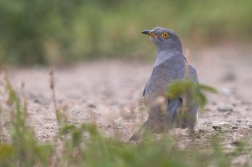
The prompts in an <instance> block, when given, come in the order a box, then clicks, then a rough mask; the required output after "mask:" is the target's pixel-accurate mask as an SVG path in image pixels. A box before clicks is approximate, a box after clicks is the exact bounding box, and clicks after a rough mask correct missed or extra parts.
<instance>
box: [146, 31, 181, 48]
mask: <svg viewBox="0 0 252 167" xmlns="http://www.w3.org/2000/svg"><path fill="white" fill-rule="evenodd" d="M142 34H147V35H149V36H150V38H151V40H152V41H153V42H154V44H155V45H156V46H157V49H158V50H159V51H163V50H179V51H182V45H181V42H180V39H179V37H178V35H177V34H176V33H175V32H174V31H172V30H170V29H166V28H162V27H156V28H154V29H153V30H144V31H142Z"/></svg>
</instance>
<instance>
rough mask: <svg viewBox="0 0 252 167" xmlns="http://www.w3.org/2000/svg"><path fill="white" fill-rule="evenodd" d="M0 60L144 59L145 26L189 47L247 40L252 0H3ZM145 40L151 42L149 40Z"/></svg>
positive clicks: (251, 26)
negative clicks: (173, 33) (165, 31)
mask: <svg viewBox="0 0 252 167" xmlns="http://www.w3.org/2000/svg"><path fill="white" fill-rule="evenodd" d="M0 16H1V19H0V62H1V64H5V63H7V64H18V65H33V64H66V63H71V62H76V61H79V60H90V59H98V58H125V59H140V60H144V59H148V58H149V57H150V55H152V54H154V53H155V49H154V46H153V47H150V46H151V43H150V42H149V41H148V40H146V38H147V37H143V36H142V35H141V33H140V32H141V31H142V30H144V29H152V28H154V27H156V26H162V27H166V28H170V29H173V30H174V31H176V32H177V33H178V35H179V36H180V37H181V38H182V41H183V43H186V45H187V46H188V47H195V46H197V47H202V46H212V45H221V44H223V43H225V42H235V43H247V42H251V38H250V37H251V35H252V1H237V0H222V1H219V0H211V1H206V0H202V1H198V0H190V1H189V0H188V1H186V0H160V1H151V0H145V1H142V0H141V1H134V0H127V1H122V0H71V1H70V0H32V1H31V0H22V1H20V0H1V1H0ZM147 42H149V44H148V43H147Z"/></svg>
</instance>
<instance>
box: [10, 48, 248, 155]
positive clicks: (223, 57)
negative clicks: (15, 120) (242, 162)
mask: <svg viewBox="0 0 252 167" xmlns="http://www.w3.org/2000/svg"><path fill="white" fill-rule="evenodd" d="M188 59H189V63H190V64H192V65H193V66H194V67H195V68H196V69H197V72H198V76H199V79H200V82H201V83H205V84H208V85H211V86H214V87H215V88H217V89H218V90H220V92H221V93H220V95H209V96H208V97H209V103H208V105H207V106H206V107H205V109H204V111H203V112H200V114H199V121H198V128H199V129H200V131H199V134H198V138H197V139H196V140H197V141H198V143H202V144H204V143H205V141H206V140H208V139H209V138H211V136H212V134H217V133H223V132H226V133H225V134H226V135H225V136H224V137H223V141H224V144H225V145H224V146H225V147H226V148H227V149H233V147H234V145H235V144H236V143H237V142H239V141H240V140H241V139H244V138H247V137H250V138H251V136H252V86H251V85H252V50H251V49H250V48H248V49H246V51H244V49H237V48H233V47H232V48H231V47H229V48H227V49H223V48H222V49H218V48H216V49H205V50H202V51H191V54H190V57H189V58H188ZM153 64H154V60H153V62H151V63H140V62H123V61H95V62H86V63H85V62H83V63H80V64H77V65H74V66H72V67H60V68H54V73H55V91H56V99H57V104H58V106H59V107H60V108H61V109H62V111H64V113H65V114H66V115H67V116H68V120H69V122H73V123H75V124H79V123H82V122H95V123H96V125H97V126H98V128H99V129H100V130H101V131H102V132H103V133H104V135H106V136H114V135H117V136H118V134H119V136H120V137H121V139H122V140H127V139H128V138H129V137H130V136H131V135H132V134H133V132H134V131H136V130H137V128H138V126H139V125H140V124H141V123H143V121H144V119H145V118H146V116H147V112H146V108H144V107H143V106H142V104H141V103H139V100H140V101H141V99H142V91H143V88H144V86H145V83H146V81H147V79H148V77H149V76H150V74H151V71H152V67H153ZM49 71H50V67H32V68H21V69H20V68H19V69H17V68H11V69H9V76H10V78H11V81H12V84H13V86H14V88H15V90H16V91H17V92H19V93H20V92H21V83H24V84H25V94H26V96H27V97H28V111H29V117H28V122H29V124H30V125H31V126H32V127H33V128H34V130H35V133H36V135H37V137H38V139H39V140H40V141H42V142H46V141H50V139H51V137H52V136H54V135H55V133H56V132H57V123H56V118H55V112H54V108H53V104H52V98H51V90H50V86H49V81H50V76H49ZM223 110H224V111H223ZM188 140H190V139H189V138H188V137H187V134H186V133H185V132H184V131H182V137H181V140H180V142H181V143H182V145H183V144H185V145H186V142H187V141H188ZM250 148H251V146H250ZM238 158H240V157H238ZM242 158H243V159H244V156H243V157H242ZM246 158H248V157H247V156H245V159H246Z"/></svg>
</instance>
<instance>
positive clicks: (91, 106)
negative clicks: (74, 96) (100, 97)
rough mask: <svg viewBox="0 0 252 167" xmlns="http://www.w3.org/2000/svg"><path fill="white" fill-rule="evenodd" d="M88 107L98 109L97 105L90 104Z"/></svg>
mask: <svg viewBox="0 0 252 167" xmlns="http://www.w3.org/2000/svg"><path fill="white" fill-rule="evenodd" d="M88 107H90V108H96V105H95V104H89V105H88Z"/></svg>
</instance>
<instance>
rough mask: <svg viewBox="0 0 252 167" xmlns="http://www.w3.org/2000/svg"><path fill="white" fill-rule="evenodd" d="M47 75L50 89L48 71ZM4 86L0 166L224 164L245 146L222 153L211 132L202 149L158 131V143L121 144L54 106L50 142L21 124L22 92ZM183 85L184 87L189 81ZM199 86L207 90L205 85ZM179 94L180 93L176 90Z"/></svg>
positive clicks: (23, 121)
mask: <svg viewBox="0 0 252 167" xmlns="http://www.w3.org/2000/svg"><path fill="white" fill-rule="evenodd" d="M51 79H52V80H51V88H52V91H53V89H54V85H53V73H52V72H51ZM4 85H5V89H6V90H5V91H6V92H8V95H7V96H6V97H5V96H4V97H2V98H4V99H5V98H7V99H5V100H6V101H7V105H8V106H9V109H8V110H6V109H5V110H3V108H2V107H1V113H0V116H1V117H0V118H1V122H0V125H1V126H0V134H2V133H3V128H2V127H3V126H7V127H8V129H9V133H8V135H7V136H9V138H10V139H6V138H5V139H4V137H3V135H1V136H0V137H1V138H0V166H4V167H9V166H10V167H14V166H20V167H22V166H23V167H29V166H45V167H47V166H53V167H63V166H73V167H74V166H76V167H77V166H92V167H95V166H97V167H100V166H108V167H111V166H121V167H124V166H125V167H126V166H127V167H128V166H146V167H152V166H173V167H184V166H187V167H202V166H219V167H229V166H230V161H231V159H232V158H233V157H234V156H236V155H238V154H239V153H240V152H243V151H244V147H238V149H237V151H234V152H232V153H226V152H225V150H224V149H222V147H221V146H220V143H221V140H220V139H218V136H216V135H213V136H212V140H211V141H210V144H209V147H206V148H204V149H202V148H201V147H200V146H197V144H196V143H194V142H193V141H191V147H190V148H187V149H182V148H180V147H179V146H178V143H177V141H176V140H174V139H173V138H172V137H171V136H168V135H163V136H162V138H161V139H160V140H158V141H153V140H152V139H151V136H150V138H147V139H146V140H145V141H143V142H140V143H137V144H134V143H123V142H122V141H120V140H119V139H117V138H106V137H103V136H102V135H101V134H100V133H99V131H98V130H97V128H96V127H95V125H91V124H85V123H83V124H81V125H78V126H77V125H74V124H70V123H67V122H68V121H66V120H65V119H62V118H64V117H63V115H62V113H60V111H57V106H56V105H55V106H56V107H55V109H56V112H57V114H56V116H57V120H58V128H59V130H58V133H57V135H56V136H55V137H54V138H53V140H51V141H50V142H48V143H41V142H40V141H38V139H37V138H36V136H35V132H34V131H33V129H32V128H31V127H30V126H28V125H27V123H26V119H27V117H29V115H28V112H27V102H26V100H25V96H23V98H20V97H19V96H18V95H17V94H16V93H15V91H14V90H13V88H12V86H11V83H10V81H9V79H8V76H7V75H6V76H5V83H4ZM182 85H183V83H180V86H179V88H182V87H181V86H182ZM184 85H185V86H187V87H188V82H185V83H184ZM198 88H200V87H198ZM198 88H197V89H198ZM194 89H196V87H194ZM204 89H205V90H209V88H208V87H204ZM210 91H212V90H211V89H210ZM174 93H175V92H173V94H174ZM180 93H183V91H182V92H181V90H180ZM175 94H176V93H175ZM5 108H6V107H5ZM6 113H7V114H9V115H10V120H9V121H8V123H7V124H5V125H3V124H2V119H4V118H3V117H2V115H3V114H6ZM5 119H6V118H5ZM220 135H222V134H220Z"/></svg>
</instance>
